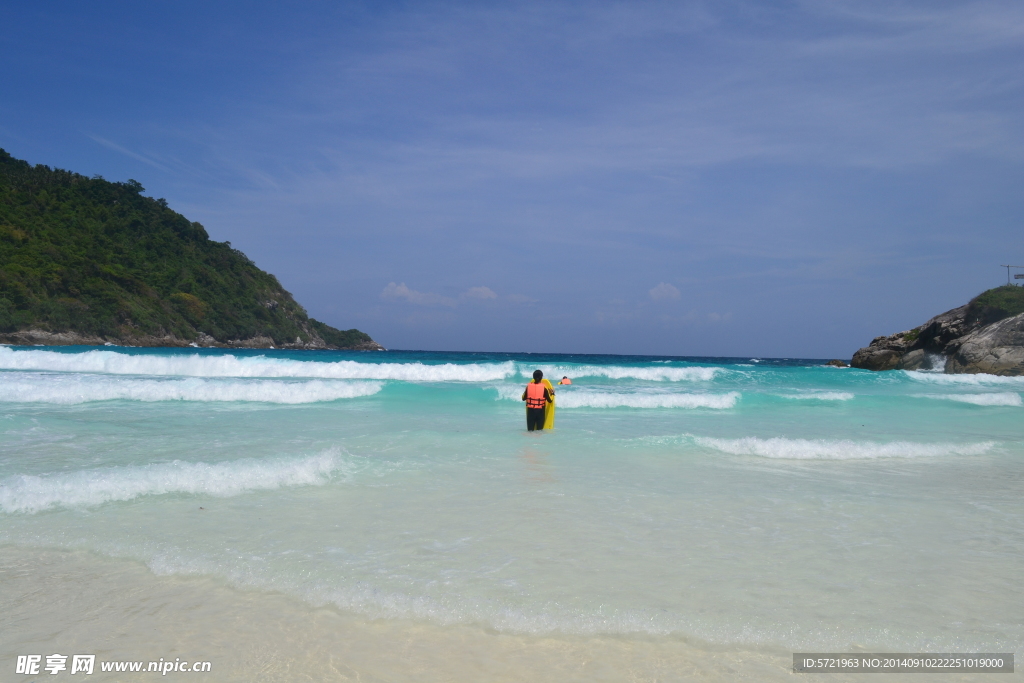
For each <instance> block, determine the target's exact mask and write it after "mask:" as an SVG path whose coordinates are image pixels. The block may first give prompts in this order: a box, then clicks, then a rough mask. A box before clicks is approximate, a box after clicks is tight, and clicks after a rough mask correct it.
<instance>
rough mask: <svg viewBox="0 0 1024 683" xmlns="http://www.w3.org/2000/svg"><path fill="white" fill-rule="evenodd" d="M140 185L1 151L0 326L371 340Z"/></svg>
mask: <svg viewBox="0 0 1024 683" xmlns="http://www.w3.org/2000/svg"><path fill="white" fill-rule="evenodd" d="M143 191H144V188H143V187H142V185H141V184H139V183H138V182H136V181H134V180H129V181H127V182H123V183H117V182H108V181H106V180H104V179H103V178H101V177H94V178H88V177H86V176H82V175H79V174H77V173H72V172H70V171H63V170H59V169H51V168H49V167H47V166H42V165H37V166H30V165H29V164H28V163H27V162H25V161H21V160H18V159H14V158H13V157H11V156H10V154H8V153H7V152H6V151H4V150H2V149H0V333H14V332H18V331H21V330H28V329H34V330H43V331H48V332H65V331H73V332H76V333H79V334H82V335H89V336H94V337H101V338H105V339H111V340H132V339H138V338H143V337H149V338H174V339H178V340H182V341H183V342H188V341H192V340H196V339H208V338H212V339H213V340H216V341H217V342H220V343H230V342H232V341H241V340H251V339H256V338H263V339H268V340H272V341H273V342H274V344H275V345H280V346H286V345H292V346H307V347H308V346H320V347H323V346H325V345H326V346H329V347H336V348H357V347H362V348H372V347H376V344H375V342H373V340H372V339H370V337H369V336H368V335H366V334H364V333H363V332H360V331H359V330H348V331H342V330H337V329H334V328H333V327H330V326H328V325H326V324H324V323H322V322H319V321H317V320H313V319H312V318H309V317H308V316H307V314H306V311H305V310H304V309H303V308H302V306H300V305H299V304H298V303H297V302H296V301H295V300H294V299H293V298H292V296H291V294H289V293H288V292H287V291H285V290H284V288H283V287H281V284H280V283H279V282H278V281H277V278H275V277H274V276H273V275H271V274H269V273H266V272H264V271H262V270H260V269H259V268H257V267H256V265H255V264H253V262H252V261H251V260H249V258H247V257H246V256H245V254H243V253H242V252H240V251H238V250H237V249H233V248H232V247H231V243H230V242H215V241H213V240H211V239H210V238H209V236H208V235H207V233H206V230H205V229H204V228H203V226H202V225H200V224H199V223H193V222H191V221H189V220H188V219H186V218H185V217H184V216H182V215H181V214H179V213H176V212H174V211H172V210H171V209H169V208H168V207H167V202H166V201H165V200H163V199H152V198H150V197H144V196H143V195H142V194H141V193H142V192H143Z"/></svg>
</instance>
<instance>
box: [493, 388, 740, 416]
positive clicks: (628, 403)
mask: <svg viewBox="0 0 1024 683" xmlns="http://www.w3.org/2000/svg"><path fill="white" fill-rule="evenodd" d="M497 389H498V398H499V399H504V400H512V401H519V400H521V399H522V394H523V389H522V387H518V386H514V387H510V386H508V385H505V386H500V387H497ZM556 398H557V404H556V405H557V406H558V407H559V408H714V409H717V410H722V409H726V408H732V407H734V406H735V405H736V402H737V401H739V399H740V394H739V392H737V391H730V392H729V393H726V394H673V393H663V392H659V393H653V392H652V393H640V392H633V393H612V392H597V391H580V390H572V391H561V392H556Z"/></svg>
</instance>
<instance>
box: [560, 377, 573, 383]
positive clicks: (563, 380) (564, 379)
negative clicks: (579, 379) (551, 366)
mask: <svg viewBox="0 0 1024 683" xmlns="http://www.w3.org/2000/svg"><path fill="white" fill-rule="evenodd" d="M558 383H559V384H572V380H571V379H569V378H568V377H563V378H562V379H561V380H560V381H559V382H558Z"/></svg>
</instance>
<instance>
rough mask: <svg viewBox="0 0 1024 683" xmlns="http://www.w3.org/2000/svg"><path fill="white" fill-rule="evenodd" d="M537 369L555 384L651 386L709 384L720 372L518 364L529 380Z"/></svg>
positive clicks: (707, 369) (693, 369) (715, 369)
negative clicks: (591, 380)
mask: <svg viewBox="0 0 1024 683" xmlns="http://www.w3.org/2000/svg"><path fill="white" fill-rule="evenodd" d="M537 369H540V370H542V371H543V372H544V376H545V377H547V378H549V379H551V381H553V382H554V381H557V380H558V379H561V378H562V377H563V376H568V377H569V378H570V379H576V378H578V377H607V378H608V379H640V380H647V381H651V382H665V381H668V382H710V381H711V380H713V379H714V378H715V376H716V375H718V374H720V373H721V372H722V371H723V370H722V368H708V367H699V366H698V367H686V368H673V367H646V368H639V367H629V366H623V365H607V366H603V365H576V366H573V365H526V364H523V363H520V364H519V375H520V376H521V377H526V378H530V377H532V376H533V371H534V370H537Z"/></svg>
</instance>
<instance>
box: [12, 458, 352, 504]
mask: <svg viewBox="0 0 1024 683" xmlns="http://www.w3.org/2000/svg"><path fill="white" fill-rule="evenodd" d="M346 469H349V468H347V467H346V463H345V462H344V461H343V460H342V458H341V456H340V453H339V451H338V450H336V449H332V450H328V451H324V452H322V453H319V454H317V455H312V456H308V457H303V458H272V459H268V460H255V459H251V458H245V459H242V460H232V461H230V462H221V463H215V464H209V463H204V462H182V461H180V460H175V461H173V462H169V463H160V464H153V465H130V466H125V467H107V468H102V469H90V470H80V471H77V472H69V473H60V474H46V475H42V476H32V475H15V476H11V477H7V478H5V479H2V480H0V510H2V511H3V512H6V513H8V514H11V513H16V512H24V513H35V512H40V511H42V510H49V509H53V508H62V507H63V508H71V507H93V506H96V505H102V504H103V503H109V502H111V501H125V500H133V499H135V498H139V497H141V496H157V495H163V494H168V493H186V494H199V495H210V496H219V497H229V496H237V495H238V494H240V493H244V492H246V491H260V490H267V489H277V488H280V487H282V486H308V485H320V484H326V483H327V482H328V481H330V480H331V479H333V478H337V477H339V476H345V475H346V474H347V472H346V471H345V470H346Z"/></svg>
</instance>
